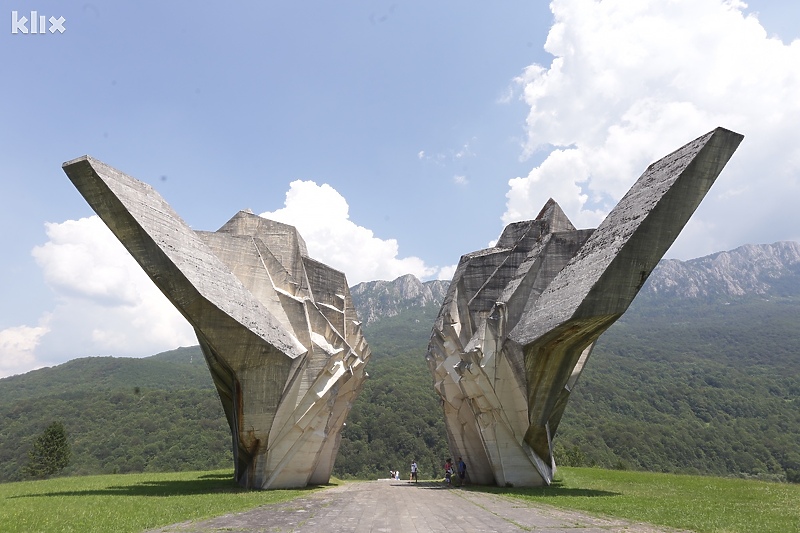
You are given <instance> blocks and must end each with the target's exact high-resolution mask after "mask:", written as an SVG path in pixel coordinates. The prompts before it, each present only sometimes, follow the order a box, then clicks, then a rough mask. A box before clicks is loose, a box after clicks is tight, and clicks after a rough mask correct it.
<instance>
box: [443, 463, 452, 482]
mask: <svg viewBox="0 0 800 533" xmlns="http://www.w3.org/2000/svg"><path fill="white" fill-rule="evenodd" d="M452 461H453V460H452V459H450V458H449V457H448V458H447V460H446V461H445V462H444V482H445V484H446V485H447V486H448V487H450V479H451V478H452V477H453V462H452Z"/></svg>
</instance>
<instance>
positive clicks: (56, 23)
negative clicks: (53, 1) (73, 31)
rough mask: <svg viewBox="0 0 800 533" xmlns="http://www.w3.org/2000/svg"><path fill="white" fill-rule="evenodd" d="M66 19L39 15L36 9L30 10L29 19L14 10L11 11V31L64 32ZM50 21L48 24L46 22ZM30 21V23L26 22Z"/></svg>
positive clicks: (33, 32) (34, 32)
mask: <svg viewBox="0 0 800 533" xmlns="http://www.w3.org/2000/svg"><path fill="white" fill-rule="evenodd" d="M66 21H67V20H66V19H65V18H64V17H58V18H56V17H49V18H48V17H47V16H46V15H40V14H39V13H38V12H37V11H31V13H30V19H29V18H28V17H26V16H20V15H19V13H17V12H16V11H12V12H11V33H30V34H36V33H38V34H45V33H47V32H48V31H49V32H50V33H55V32H58V33H64V31H65V30H66V28H65V27H64V23H65V22H66ZM48 22H49V23H50V25H49V26H48V24H47V23H48ZM28 23H30V25H29V24H28Z"/></svg>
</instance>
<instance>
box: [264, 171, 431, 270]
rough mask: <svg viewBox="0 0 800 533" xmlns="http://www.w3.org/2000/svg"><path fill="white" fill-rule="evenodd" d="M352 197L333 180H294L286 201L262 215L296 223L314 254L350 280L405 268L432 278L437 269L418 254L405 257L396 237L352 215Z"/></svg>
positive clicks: (309, 250) (288, 222)
mask: <svg viewBox="0 0 800 533" xmlns="http://www.w3.org/2000/svg"><path fill="white" fill-rule="evenodd" d="M349 209H350V207H349V206H348V205H347V201H346V200H345V199H344V197H343V196H342V195H341V194H339V193H338V192H337V191H336V190H335V189H334V188H333V187H331V186H330V185H328V184H322V185H317V184H316V183H315V182H313V181H300V180H297V181H293V182H292V183H291V184H290V185H289V191H288V192H287V193H286V201H285V202H284V207H282V208H281V209H278V210H276V211H273V212H265V213H261V216H262V217H264V218H268V219H271V220H276V221H278V222H283V223H285V224H291V225H292V226H294V227H296V228H297V230H298V231H299V232H300V234H301V235H302V236H303V240H305V241H306V245H307V246H308V253H309V255H311V257H313V258H314V259H317V260H319V261H322V262H323V263H326V264H327V265H329V266H331V267H333V268H336V269H338V270H341V271H343V272H344V273H345V274H346V275H347V281H348V283H350V285H355V284H356V283H360V282H362V281H371V280H376V279H387V280H391V279H395V278H397V277H399V276H402V275H403V274H414V275H415V276H417V277H418V278H428V277H431V276H434V275H435V274H436V271H437V269H436V268H435V267H431V266H428V265H426V264H425V262H424V261H423V260H422V259H420V258H418V257H404V258H399V257H398V254H399V247H398V244H397V241H396V240H395V239H385V240H384V239H381V238H379V237H376V236H375V235H374V233H373V232H372V230H369V229H367V228H364V227H362V226H359V225H357V224H356V223H355V222H353V221H352V220H350V214H349Z"/></svg>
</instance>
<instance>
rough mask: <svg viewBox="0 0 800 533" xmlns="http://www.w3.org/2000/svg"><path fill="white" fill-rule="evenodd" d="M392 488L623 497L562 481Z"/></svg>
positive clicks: (432, 483) (425, 483) (438, 483)
mask: <svg viewBox="0 0 800 533" xmlns="http://www.w3.org/2000/svg"><path fill="white" fill-rule="evenodd" d="M391 485H392V486H395V487H398V486H402V487H409V488H418V489H423V490H467V491H473V492H486V493H489V494H504V495H508V496H515V497H523V498H528V497H534V496H535V497H550V498H564V497H567V498H570V497H571V498H574V497H584V498H587V497H588V498H597V497H600V496H621V493H619V492H610V491H607V490H595V489H578V488H567V487H564V486H563V484H562V483H561V482H560V481H554V482H553V483H552V484H551V485H550V486H549V487H534V488H514V487H491V486H487V485H466V486H464V487H459V486H458V485H452V486H449V487H448V486H447V485H445V484H444V482H443V481H420V482H418V483H414V482H413V481H407V482H393V483H391Z"/></svg>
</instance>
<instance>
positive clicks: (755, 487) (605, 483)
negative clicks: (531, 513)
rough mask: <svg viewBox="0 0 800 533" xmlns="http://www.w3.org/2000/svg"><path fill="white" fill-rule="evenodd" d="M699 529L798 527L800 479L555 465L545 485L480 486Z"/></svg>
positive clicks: (745, 531)
mask: <svg viewBox="0 0 800 533" xmlns="http://www.w3.org/2000/svg"><path fill="white" fill-rule="evenodd" d="M478 490H487V491H491V492H496V493H500V494H507V495H509V496H513V497H515V498H521V499H525V500H532V501H536V502H541V503H546V504H549V505H553V506H556V507H561V508H565V509H577V510H582V511H588V512H591V513H595V514H604V515H610V516H615V517H619V518H626V519H629V520H635V521H640V522H649V523H651V524H657V525H663V526H669V527H674V528H678V529H689V530H692V531H696V532H698V533H788V532H800V485H796V484H786V483H769V482H763V481H753V480H744V479H732V478H715V477H704V476H679V475H672V474H654V473H649V472H631V471H618V470H601V469H599V468H559V470H558V478H557V480H556V482H555V483H553V485H552V486H550V487H548V488H543V489H516V488H508V489H501V488H497V489H484V488H481V489H478Z"/></svg>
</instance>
